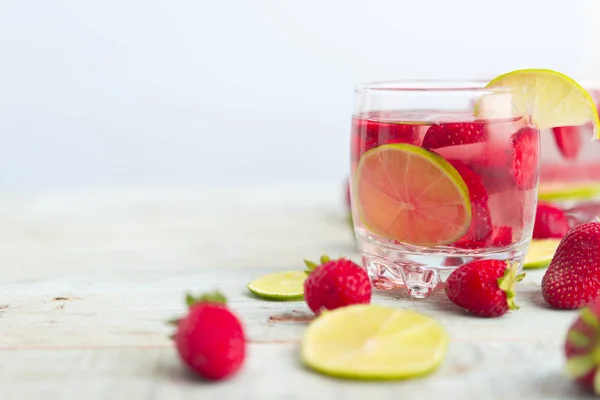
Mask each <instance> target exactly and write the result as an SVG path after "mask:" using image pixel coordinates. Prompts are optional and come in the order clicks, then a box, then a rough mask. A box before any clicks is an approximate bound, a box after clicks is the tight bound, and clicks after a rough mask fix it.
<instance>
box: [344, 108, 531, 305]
mask: <svg viewBox="0 0 600 400" xmlns="http://www.w3.org/2000/svg"><path fill="white" fill-rule="evenodd" d="M465 108H467V107H465ZM390 145H391V146H390ZM378 148H380V149H383V150H384V151H383V152H380V153H379V154H378V153H377V150H374V149H378ZM387 149H389V151H388V150H387ZM398 152H399V153H407V154H409V155H412V154H415V157H417V156H418V157H421V158H420V159H421V160H425V161H423V165H425V167H427V168H429V166H430V164H431V165H435V166H436V168H438V170H441V171H442V173H441V175H444V176H446V175H447V176H451V177H456V176H457V174H458V176H460V178H461V179H457V180H458V181H460V182H459V183H460V185H458V186H460V187H463V188H464V187H465V186H466V189H467V193H468V194H467V196H468V203H469V204H470V210H469V211H468V212H470V217H471V218H470V223H468V229H466V231H465V232H464V233H461V234H460V236H457V237H456V238H454V239H452V241H451V242H449V243H448V242H438V243H433V244H431V245H422V244H423V243H426V240H425V239H423V240H421V239H420V238H421V237H422V236H418V235H412V236H410V235H407V236H402V227H403V226H406V229H411V230H412V229H413V228H412V224H414V225H419V224H420V223H421V221H416V222H415V221H414V220H412V219H410V218H408V217H407V218H405V219H403V220H402V222H399V221H398V219H397V218H396V212H395V211H393V212H392V211H390V212H389V213H388V215H387V218H388V221H386V215H385V213H386V211H385V210H392V209H393V210H396V208H394V207H395V206H390V205H389V204H391V203H393V204H397V203H402V202H404V201H405V200H406V199H407V198H410V197H411V196H412V194H411V193H410V189H409V188H407V187H405V188H402V184H400V185H399V184H398V182H399V181H400V182H401V181H403V180H404V181H405V182H407V186H410V187H412V186H414V185H417V186H419V184H420V182H419V180H426V179H429V178H428V177H429V176H431V174H430V173H429V172H427V171H423V172H421V171H420V170H419V169H418V168H416V169H415V168H411V167H409V166H406V167H405V168H406V176H401V175H400V177H398V175H393V174H392V173H390V174H389V176H388V175H386V173H385V171H383V172H384V173H383V174H382V175H381V176H382V177H381V179H382V180H384V179H391V180H390V181H388V182H383V183H382V182H380V181H378V180H377V179H379V178H377V177H375V178H369V179H370V180H369V181H368V182H366V183H362V188H361V187H360V185H361V179H362V180H365V179H367V178H364V177H363V176H365V175H367V174H369V173H371V172H370V170H366V168H364V167H363V166H362V165H363V164H366V163H367V162H369V161H362V162H361V160H363V159H368V158H369V155H371V156H372V157H371V158H376V157H379V158H380V162H382V163H385V162H386V160H385V158H387V157H391V156H393V155H394V154H395V153H398ZM373 156H374V157H373ZM409 158H410V156H409ZM399 159H402V158H401V157H400V158H399ZM411 159H412V158H411ZM429 160H432V161H431V163H430V162H429ZM538 160H539V132H538V131H537V130H536V129H535V128H532V127H531V126H529V125H528V124H526V122H525V121H524V120H522V119H520V118H498V119H486V120H482V119H477V118H475V117H474V116H473V112H472V111H448V110H422V111H421V110H419V111H410V112H407V111H396V110H390V111H368V112H363V113H355V115H354V116H353V119H352V134H351V179H350V182H351V189H352V211H353V218H354V221H355V222H354V223H355V234H356V239H357V244H358V247H359V250H360V252H361V254H362V257H363V262H364V266H365V268H366V269H367V271H368V273H369V276H370V278H371V281H372V283H373V284H374V286H375V287H376V288H378V289H391V288H395V287H398V286H403V287H405V288H406V289H407V290H408V292H409V293H410V294H411V295H412V296H413V297H425V296H427V295H428V294H429V293H430V292H431V291H432V290H433V289H434V288H435V287H436V286H437V285H438V284H439V283H440V282H441V281H443V279H444V275H445V274H447V273H449V272H450V271H451V270H452V269H454V268H456V267H458V266H460V265H462V264H465V263H467V262H471V261H475V260H482V259H502V260H509V261H510V260H512V261H514V262H517V263H522V259H523V255H524V252H525V249H526V247H527V244H528V243H529V240H530V239H531V234H532V229H533V219H534V212H535V203H536V198H537V184H538V176H539V164H538ZM394 162H395V161H393V162H392V161H390V160H388V161H387V164H384V165H386V166H385V167H382V168H384V169H385V168H388V169H392V168H394V165H393V163H394ZM377 165H380V164H377ZM440 166H441V167H440ZM399 168H400V167H399ZM363 170H366V172H365V171H363ZM436 173H438V172H435V173H434V174H436ZM428 174H429V175H428ZM391 176H393V178H392V177H391ZM446 181H447V180H445V178H443V177H442V178H435V179H433V180H432V182H430V183H429V184H427V185H425V184H421V185H420V186H419V187H423V186H425V189H420V190H421V192H424V193H425V194H422V193H417V194H416V196H413V197H412V198H411V200H406V203H407V204H408V203H410V204H408V205H406V207H413V208H414V207H417V208H418V207H419V206H420V202H421V200H420V199H421V198H422V199H424V198H425V197H427V196H429V195H431V196H430V197H431V198H432V199H434V200H436V199H437V200H439V199H440V198H441V197H443V196H444V195H445V193H444V190H445V189H442V188H441V186H439V185H445V184H446V183H445V182H446ZM450 181H451V182H454V178H450ZM371 182H374V185H379V186H378V187H379V188H378V189H377V190H368V186H369V185H372V184H371ZM436 182H438V183H436ZM463 183H464V186H462V185H463ZM455 186H456V185H455ZM398 187H400V188H401V191H402V194H399V195H398V193H397V192H395V191H394V190H395V189H393V188H398ZM448 187H449V188H450V187H451V186H448ZM364 188H367V189H364ZM388 188H389V190H388ZM452 188H453V186H452ZM404 189H406V191H404ZM449 190H450V189H449ZM365 191H366V193H367V194H361V193H363V192H365ZM431 191H437V193H436V194H435V196H434V195H432V194H431ZM379 192H385V193H383V194H381V195H378V193H379ZM373 193H374V194H373ZM407 193H408V194H407ZM361 195H362V198H361ZM396 195H398V196H396ZM399 199H400V200H399ZM361 202H362V203H361ZM377 202H379V203H377ZM365 203H369V207H370V208H373V209H377V207H379V210H376V211H374V212H375V214H373V212H372V213H371V214H368V212H365V211H364V210H360V209H359V208H360V207H366V206H365ZM361 204H362V205H361ZM414 204H416V206H414ZM425 206H427V204H424V205H423V207H425ZM443 206H444V204H441V207H442V208H443ZM439 208H440V207H438V206H436V209H437V210H439ZM423 210H426V213H431V218H430V219H429V220H427V219H423V221H425V223H424V224H423V225H424V226H421V228H417V229H421V230H422V231H423V232H429V231H431V234H432V237H437V236H436V232H437V231H440V230H443V229H445V227H446V226H447V225H451V224H452V223H453V222H452V221H450V219H451V217H452V213H441V212H440V213H436V211H431V207H430V208H423ZM458 210H459V211H457V212H459V213H460V212H461V211H460V209H458ZM415 212H417V211H415ZM365 215H366V216H365ZM369 215H375V216H374V217H372V218H371V217H370V216H369ZM410 215H411V216H412V215H413V214H410ZM377 218H379V219H377ZM427 218H429V216H427ZM444 218H448V219H449V220H448V223H447V224H446V223H445V222H446V221H444ZM372 221H375V222H376V225H377V228H373V224H372V223H371V222H372ZM394 224H396V225H398V227H397V229H391V228H389V229H387V228H386V225H390V226H393V225H394ZM402 224H405V225H402ZM428 228H430V230H429V231H428ZM381 232H384V234H381ZM457 232H458V231H457ZM461 232H462V231H461ZM409 236H410V237H411V238H412V239H411V240H413V242H412V243H409V242H407V241H405V240H404V239H403V238H405V237H409ZM414 238H418V239H419V240H418V241H417V240H416V239H414ZM415 243H417V245H415Z"/></svg>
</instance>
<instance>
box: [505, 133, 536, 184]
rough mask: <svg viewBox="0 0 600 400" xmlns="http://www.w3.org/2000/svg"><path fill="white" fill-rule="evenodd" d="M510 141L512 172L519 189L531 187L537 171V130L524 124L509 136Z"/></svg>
mask: <svg viewBox="0 0 600 400" xmlns="http://www.w3.org/2000/svg"><path fill="white" fill-rule="evenodd" d="M511 142H512V168H511V170H512V174H513V177H514V179H515V182H516V184H517V187H518V188H519V189H521V190H529V189H533V188H534V187H535V186H536V184H537V181H538V173H539V165H538V162H539V161H538V159H539V143H540V142H539V132H538V130H537V129H535V128H533V127H530V126H525V127H523V128H521V129H519V130H518V131H517V132H516V133H515V134H514V135H513V136H512V138H511Z"/></svg>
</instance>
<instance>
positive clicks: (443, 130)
mask: <svg viewBox="0 0 600 400" xmlns="http://www.w3.org/2000/svg"><path fill="white" fill-rule="evenodd" d="M484 128H485V124H483V123H481V122H455V123H454V122H453V123H443V124H437V125H431V127H430V128H429V129H428V130H427V133H426V134H425V137H424V138H423V143H422V146H423V147H424V148H426V149H439V148H442V147H448V146H459V145H463V144H471V143H479V142H483V141H486V140H487V139H488V132H487V130H485V129H484Z"/></svg>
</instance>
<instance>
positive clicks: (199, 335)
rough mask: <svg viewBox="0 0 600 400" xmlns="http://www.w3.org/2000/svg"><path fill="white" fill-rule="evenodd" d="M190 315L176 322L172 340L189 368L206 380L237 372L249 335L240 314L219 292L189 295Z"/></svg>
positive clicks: (229, 375) (244, 353) (225, 376)
mask: <svg viewBox="0 0 600 400" xmlns="http://www.w3.org/2000/svg"><path fill="white" fill-rule="evenodd" d="M186 304H187V306H188V311H187V314H186V315H184V316H183V317H181V318H179V319H177V320H176V321H174V322H173V323H174V325H175V326H176V330H175V333H174V334H173V340H174V341H175V346H176V349H177V352H178V353H179V356H180V358H181V360H182V361H183V363H184V364H185V365H187V367H188V368H189V369H190V370H191V371H193V372H194V373H196V374H198V375H199V376H200V377H203V378H205V379H207V380H212V381H218V380H222V379H226V378H229V377H231V376H232V375H234V374H235V373H237V372H238V370H239V369H240V368H241V367H242V365H243V363H244V360H245V357H246V336H245V332H244V327H243V325H242V323H241V322H240V320H239V319H238V317H237V316H236V315H235V314H234V313H233V312H231V311H230V310H229V309H228V308H227V305H226V299H225V296H223V295H222V294H221V293H219V292H214V293H209V294H204V295H202V296H200V297H194V296H192V295H190V294H188V295H187V296H186Z"/></svg>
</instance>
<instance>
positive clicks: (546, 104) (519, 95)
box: [476, 69, 600, 139]
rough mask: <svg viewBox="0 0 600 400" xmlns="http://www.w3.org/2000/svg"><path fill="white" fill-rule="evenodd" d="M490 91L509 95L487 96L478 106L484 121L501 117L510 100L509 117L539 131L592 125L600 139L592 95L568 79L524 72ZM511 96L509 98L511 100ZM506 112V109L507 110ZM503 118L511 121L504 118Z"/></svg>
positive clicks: (505, 78) (492, 84) (492, 85)
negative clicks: (505, 103) (503, 102)
mask: <svg viewBox="0 0 600 400" xmlns="http://www.w3.org/2000/svg"><path fill="white" fill-rule="evenodd" d="M486 87H488V88H494V89H495V88H505V89H507V91H506V93H493V94H490V95H484V96H483V97H482V98H481V99H479V101H478V103H477V107H476V109H477V111H476V112H477V113H478V114H479V116H482V117H484V118H485V117H492V118H493V117H499V116H500V115H497V114H496V113H497V112H498V111H499V110H500V109H501V108H502V107H499V105H500V104H501V103H502V99H507V98H509V99H510V107H509V108H510V109H511V110H510V112H511V113H512V115H509V117H525V118H526V119H527V120H528V121H530V122H531V123H532V124H533V125H534V126H536V127H537V128H538V129H548V128H553V127H558V126H577V125H583V124H586V123H588V122H591V123H592V125H593V129H594V134H595V135H596V137H597V138H599V139H600V130H599V129H598V126H599V125H600V121H599V120H598V111H597V109H596V106H595V105H594V100H593V99H592V97H591V96H590V94H589V93H588V92H587V91H586V90H585V89H584V88H583V87H581V85H579V84H578V83H577V82H575V81H574V80H573V79H571V78H569V77H568V76H566V75H564V74H561V73H560V72H556V71H552V70H548V69H522V70H517V71H513V72H509V73H507V74H504V75H500V76H499V77H497V78H495V79H493V80H492V81H491V82H490V83H488V85H487V86H486ZM507 96H508V97H507ZM504 111H506V108H504ZM503 117H507V115H504V116H503Z"/></svg>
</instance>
